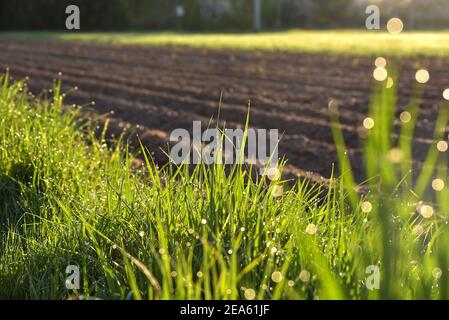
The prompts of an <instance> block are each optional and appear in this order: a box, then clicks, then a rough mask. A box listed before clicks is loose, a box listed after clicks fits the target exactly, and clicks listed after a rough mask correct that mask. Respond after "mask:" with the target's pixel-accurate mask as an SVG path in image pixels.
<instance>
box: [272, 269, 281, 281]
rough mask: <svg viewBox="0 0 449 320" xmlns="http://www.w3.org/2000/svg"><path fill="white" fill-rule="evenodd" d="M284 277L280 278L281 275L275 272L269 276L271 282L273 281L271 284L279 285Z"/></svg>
mask: <svg viewBox="0 0 449 320" xmlns="http://www.w3.org/2000/svg"><path fill="white" fill-rule="evenodd" d="M283 278H284V277H283V276H282V273H281V272H279V271H275V272H273V273H272V274H271V280H273V282H275V283H279V282H281V281H282V279H283Z"/></svg>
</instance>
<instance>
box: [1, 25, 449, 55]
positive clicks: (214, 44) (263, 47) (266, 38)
mask: <svg viewBox="0 0 449 320" xmlns="http://www.w3.org/2000/svg"><path fill="white" fill-rule="evenodd" d="M448 37H449V31H446V30H438V31H432V30H428V31H427V30H426V31H404V32H402V33H401V34H399V35H391V34H390V33H388V32H387V31H384V30H372V31H366V30H358V29H341V30H338V29H337V30H335V29H331V30H297V29H292V30H287V31H273V32H257V33H254V32H246V33H245V32H238V33H232V32H223V33H214V32H208V33H204V32H203V33H195V32H176V31H166V32H145V31H139V32H87V33H83V32H23V31H17V32H0V38H18V39H40V40H45V39H48V40H51V39H53V40H65V41H90V42H103V43H109V44H122V45H125V44H129V45H144V46H146V45H154V46H167V45H168V46H187V47H195V48H209V49H215V50H222V49H228V50H245V51H254V50H256V51H257V50H260V51H280V52H298V53H301V52H303V53H331V54H338V55H344V54H350V55H359V56H379V55H384V56H388V57H449V43H448V42H447V39H448Z"/></svg>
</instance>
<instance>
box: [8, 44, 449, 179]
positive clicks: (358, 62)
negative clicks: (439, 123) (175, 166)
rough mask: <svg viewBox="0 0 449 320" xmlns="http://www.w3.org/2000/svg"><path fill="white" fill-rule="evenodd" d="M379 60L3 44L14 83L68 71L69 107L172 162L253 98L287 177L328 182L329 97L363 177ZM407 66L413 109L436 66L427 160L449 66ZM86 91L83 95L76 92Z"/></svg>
mask: <svg viewBox="0 0 449 320" xmlns="http://www.w3.org/2000/svg"><path fill="white" fill-rule="evenodd" d="M373 61H374V59H373V58H364V57H355V56H331V55H324V54H322V55H318V54H295V53H270V52H266V53H258V52H240V51H215V50H206V49H193V48H182V47H155V46H149V47H144V46H121V45H113V46H112V45H107V44H93V43H81V42H62V41H37V40H33V41H31V40H30V41H26V40H11V39H9V40H7V39H1V40H0V68H1V69H2V70H4V69H5V68H6V67H9V69H10V72H11V75H12V76H13V77H14V78H23V77H25V76H28V77H29V78H30V80H29V85H30V88H31V89H32V91H33V93H39V92H41V91H42V90H45V89H49V88H51V87H52V83H53V79H55V78H57V77H58V73H59V72H62V80H63V85H64V86H63V89H64V90H65V91H66V92H68V94H67V98H66V101H67V103H69V104H72V103H76V104H82V105H84V104H89V103H90V102H91V101H95V105H94V106H93V108H94V109H95V110H96V112H98V113H99V114H103V113H108V112H111V111H113V113H112V114H111V115H110V118H111V120H112V122H113V124H114V125H115V127H116V130H118V129H120V128H125V127H130V128H135V130H136V132H137V133H138V134H139V137H140V138H141V139H142V141H143V142H144V143H145V144H146V145H147V146H148V147H149V148H150V149H151V150H153V151H154V152H155V155H156V159H157V160H158V161H161V162H162V161H164V159H165V158H164V156H163V154H162V152H159V151H158V149H159V147H163V148H166V146H167V143H168V137H169V135H170V132H171V131H172V130H174V129H176V128H185V129H188V130H191V129H192V121H195V120H200V121H202V122H203V124H204V127H206V126H207V125H208V124H209V122H210V119H211V118H212V117H214V118H215V119H216V117H217V112H218V107H219V104H220V97H221V96H222V102H221V111H220V121H222V122H223V123H224V122H225V123H226V127H229V128H235V127H242V126H243V125H244V123H245V118H246V113H247V104H248V101H251V126H252V127H254V128H261V129H275V128H277V129H279V130H280V132H281V133H283V137H282V141H281V143H280V153H281V154H282V155H285V156H286V158H287V159H288V164H289V165H288V166H287V168H286V171H287V172H288V173H292V174H301V175H306V174H308V172H310V173H311V175H312V176H313V177H317V176H320V175H321V176H324V177H328V176H329V175H330V173H331V168H332V163H333V162H335V161H336V155H335V148H334V146H333V139H332V135H331V130H330V128H329V111H328V103H329V100H331V99H333V100H335V101H337V102H338V104H339V106H340V108H339V109H340V113H341V121H342V127H343V130H344V133H345V136H346V138H347V142H348V147H349V150H348V151H349V153H350V155H351V158H352V159H353V162H354V164H355V166H356V175H357V176H358V177H359V179H360V178H361V177H362V164H361V160H360V150H359V142H360V141H359V140H360V139H359V137H358V131H357V128H358V127H359V126H360V124H361V123H362V121H363V119H364V118H365V117H366V113H367V110H368V105H369V97H370V92H371V84H372V71H373ZM396 63H397V64H398V65H399V66H400V68H401V77H400V85H399V103H398V106H399V108H400V109H402V108H404V107H405V105H406V103H407V102H408V99H409V95H410V90H411V87H412V84H413V82H414V73H415V70H416V68H417V67H426V68H428V69H429V71H430V74H431V80H430V82H429V84H428V86H427V88H426V91H425V97H424V102H423V106H422V108H423V110H422V115H421V116H420V119H419V123H418V137H417V138H416V140H415V147H416V148H415V153H416V154H415V156H416V158H417V159H418V160H420V159H422V157H423V156H424V154H425V151H426V149H427V148H428V147H429V146H430V145H431V144H432V143H433V141H432V139H431V136H432V131H433V122H434V120H435V117H436V114H437V106H438V103H439V100H440V97H441V93H442V91H443V89H444V88H446V87H449V78H448V77H447V72H448V71H449V60H444V59H441V58H433V59H427V58H426V59H424V58H422V59H404V60H396ZM75 86H77V87H78V90H77V91H74V90H72V88H73V87H75ZM398 114H399V113H398Z"/></svg>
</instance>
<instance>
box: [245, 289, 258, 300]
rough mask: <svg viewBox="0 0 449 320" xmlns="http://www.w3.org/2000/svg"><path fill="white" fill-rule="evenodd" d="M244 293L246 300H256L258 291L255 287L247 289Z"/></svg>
mask: <svg viewBox="0 0 449 320" xmlns="http://www.w3.org/2000/svg"><path fill="white" fill-rule="evenodd" d="M244 295H245V299H246V300H254V299H255V298H256V291H254V289H246V290H245V294H244Z"/></svg>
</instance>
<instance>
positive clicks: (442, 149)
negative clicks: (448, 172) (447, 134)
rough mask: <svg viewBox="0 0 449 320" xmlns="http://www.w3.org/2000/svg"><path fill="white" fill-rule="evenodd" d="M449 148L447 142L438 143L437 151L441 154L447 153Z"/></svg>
mask: <svg viewBox="0 0 449 320" xmlns="http://www.w3.org/2000/svg"><path fill="white" fill-rule="evenodd" d="M448 148H449V146H448V144H447V142H446V141H443V140H441V141H439V142H438V143H437V149H438V151H440V152H446V151H447V149H448Z"/></svg>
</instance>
